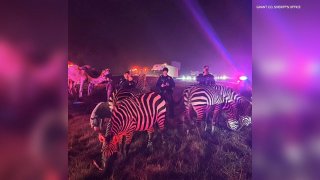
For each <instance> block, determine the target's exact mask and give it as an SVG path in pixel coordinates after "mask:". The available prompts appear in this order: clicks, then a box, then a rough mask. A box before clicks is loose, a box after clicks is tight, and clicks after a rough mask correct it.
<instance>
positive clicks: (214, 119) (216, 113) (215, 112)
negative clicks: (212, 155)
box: [211, 105, 221, 133]
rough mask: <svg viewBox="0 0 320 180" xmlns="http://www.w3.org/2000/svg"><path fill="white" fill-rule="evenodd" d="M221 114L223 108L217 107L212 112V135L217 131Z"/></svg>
mask: <svg viewBox="0 0 320 180" xmlns="http://www.w3.org/2000/svg"><path fill="white" fill-rule="evenodd" d="M220 112H221V106H219V105H215V106H214V108H213V112H212V118H211V133H213V132H214V131H215V129H216V124H217V122H218V116H219V114H220Z"/></svg>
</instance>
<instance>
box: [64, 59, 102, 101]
mask: <svg viewBox="0 0 320 180" xmlns="http://www.w3.org/2000/svg"><path fill="white" fill-rule="evenodd" d="M85 68H90V66H88V65H86V66H82V67H79V66H78V65H76V64H72V65H68V89H69V93H70V94H71V95H73V93H74V92H75V91H76V89H75V85H76V84H80V88H79V98H81V97H82V95H83V93H82V92H83V85H84V83H85V82H88V84H89V85H88V96H90V95H91V93H92V91H93V87H94V85H97V84H100V83H102V82H103V81H105V73H106V71H105V70H104V71H102V72H101V74H100V76H99V77H97V78H93V77H91V76H90V75H89V74H88V73H87V72H86V70H85Z"/></svg>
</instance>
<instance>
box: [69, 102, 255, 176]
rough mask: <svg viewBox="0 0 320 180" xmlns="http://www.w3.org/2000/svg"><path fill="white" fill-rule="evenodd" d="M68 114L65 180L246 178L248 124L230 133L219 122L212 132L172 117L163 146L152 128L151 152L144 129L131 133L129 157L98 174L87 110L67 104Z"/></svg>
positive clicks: (97, 151)
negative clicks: (183, 123) (67, 178)
mask: <svg viewBox="0 0 320 180" xmlns="http://www.w3.org/2000/svg"><path fill="white" fill-rule="evenodd" d="M181 109H182V108H181V107H177V108H176V111H177V114H181V113H182V110H181ZM69 113H70V114H69V115H70V116H69V137H68V138H69V142H68V148H69V150H68V152H69V157H68V158H69V178H70V179H231V180H233V179H234V180H241V179H251V175H252V173H251V166H252V163H251V160H252V159H251V127H246V128H243V129H242V130H241V131H240V132H231V131H229V130H227V129H226V128H224V125H221V126H220V128H219V129H218V130H217V131H216V132H215V133H214V134H213V135H211V134H209V133H207V132H202V131H201V132H200V131H199V129H197V128H195V127H193V128H192V127H185V126H182V125H179V123H177V122H179V121H180V119H179V117H176V118H175V119H174V120H173V122H169V125H168V126H167V128H166V132H165V135H166V136H165V137H166V142H167V143H166V144H162V141H161V138H160V134H159V133H157V132H156V133H155V136H154V143H153V145H154V148H153V151H152V152H151V151H149V150H147V149H146V146H147V144H146V142H147V133H143V132H139V133H136V134H135V135H134V139H133V142H132V145H131V148H130V151H129V155H128V156H127V157H126V158H124V157H122V156H121V155H118V156H117V157H115V160H114V161H113V162H112V164H111V166H109V168H108V169H107V171H106V172H103V173H101V172H99V171H98V170H97V169H96V168H95V167H94V166H93V164H92V160H93V159H95V160H100V155H101V154H100V148H101V145H100V143H99V142H98V139H97V136H96V134H95V133H94V132H93V130H92V129H90V127H89V113H90V108H88V107H85V108H77V109H75V108H74V107H71V108H69ZM187 128H188V129H191V130H190V133H189V134H188V135H186V129H187Z"/></svg>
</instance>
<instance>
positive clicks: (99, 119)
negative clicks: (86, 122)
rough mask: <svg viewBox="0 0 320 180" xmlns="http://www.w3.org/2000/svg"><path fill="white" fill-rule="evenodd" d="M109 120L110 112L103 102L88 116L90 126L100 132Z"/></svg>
mask: <svg viewBox="0 0 320 180" xmlns="http://www.w3.org/2000/svg"><path fill="white" fill-rule="evenodd" d="M110 118H111V111H110V109H109V107H108V105H107V104H106V103H105V102H100V103H99V104H97V105H96V107H95V108H94V109H93V111H92V113H91V115H90V126H91V128H94V129H95V130H101V129H102V128H103V127H104V126H105V125H106V123H107V122H108V121H110ZM106 121H107V122H106Z"/></svg>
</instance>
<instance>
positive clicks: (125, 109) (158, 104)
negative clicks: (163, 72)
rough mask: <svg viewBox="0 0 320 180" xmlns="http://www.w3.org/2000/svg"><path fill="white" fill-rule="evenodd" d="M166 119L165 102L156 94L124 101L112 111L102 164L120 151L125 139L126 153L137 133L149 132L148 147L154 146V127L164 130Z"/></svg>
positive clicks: (143, 95) (146, 94) (103, 149)
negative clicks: (120, 144)
mask: <svg viewBox="0 0 320 180" xmlns="http://www.w3.org/2000/svg"><path fill="white" fill-rule="evenodd" d="M165 119H166V106H165V101H164V100H163V99H162V98H161V96H160V95H159V94H157V93H155V92H150V93H145V94H142V95H140V96H139V97H132V98H127V99H124V100H122V101H121V102H120V103H118V104H117V105H116V106H115V108H114V110H113V111H112V116H111V121H110V123H109V125H108V128H107V133H106V134H107V138H106V139H107V140H106V142H105V143H104V145H103V148H102V162H103V165H105V162H106V160H107V159H108V158H109V157H110V156H111V155H112V154H113V153H114V152H117V151H118V144H119V143H120V142H121V141H122V138H123V137H125V146H126V152H128V150H129V145H130V143H131V141H132V136H133V133H134V132H135V131H147V132H148V146H151V145H152V141H151V140H152V135H153V132H154V126H155V125H156V124H157V125H158V126H159V129H160V131H162V130H163V129H164V125H165V124H164V123H165Z"/></svg>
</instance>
